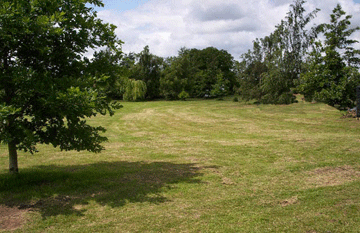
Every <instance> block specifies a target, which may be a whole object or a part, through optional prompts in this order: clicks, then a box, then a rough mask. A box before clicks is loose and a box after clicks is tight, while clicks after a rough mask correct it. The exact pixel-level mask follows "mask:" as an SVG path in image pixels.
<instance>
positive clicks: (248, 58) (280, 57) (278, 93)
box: [238, 0, 319, 104]
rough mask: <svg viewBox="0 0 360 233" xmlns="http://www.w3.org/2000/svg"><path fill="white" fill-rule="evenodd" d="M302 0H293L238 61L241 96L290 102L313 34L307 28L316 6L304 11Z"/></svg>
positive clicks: (248, 98)
mask: <svg viewBox="0 0 360 233" xmlns="http://www.w3.org/2000/svg"><path fill="white" fill-rule="evenodd" d="M304 3H305V1H303V0H295V1H294V3H293V4H291V5H290V11H289V12H288V13H287V16H286V18H285V20H282V21H281V23H280V24H279V25H277V26H276V30H275V31H274V32H273V33H271V34H270V35H269V36H266V37H265V38H263V39H260V40H258V39H257V40H256V41H255V42H254V46H253V51H249V52H248V53H246V54H244V55H243V56H242V58H243V60H242V62H241V63H239V64H238V79H239V83H240V89H239V92H240V94H241V96H242V98H243V99H245V100H251V99H256V100H258V101H260V102H262V103H271V104H289V103H292V102H293V101H294V100H295V98H294V96H293V93H292V90H293V89H294V88H295V86H296V83H297V80H298V79H299V76H300V73H301V72H302V70H303V59H304V56H305V54H306V52H307V50H308V47H309V45H310V41H311V40H312V39H313V37H314V33H313V32H308V31H307V30H306V27H307V24H308V23H309V22H310V21H311V20H312V19H313V18H314V17H315V15H316V13H317V12H318V11H319V10H318V9H316V10H314V11H312V12H310V13H309V14H307V15H305V9H304V7H303V5H304Z"/></svg>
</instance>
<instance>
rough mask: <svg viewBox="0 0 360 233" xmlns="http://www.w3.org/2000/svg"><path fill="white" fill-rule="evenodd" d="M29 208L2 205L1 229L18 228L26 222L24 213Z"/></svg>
mask: <svg viewBox="0 0 360 233" xmlns="http://www.w3.org/2000/svg"><path fill="white" fill-rule="evenodd" d="M27 211H28V210H25V209H19V208H17V207H7V206H4V205H0V231H1V230H16V229H18V228H21V227H22V225H23V224H24V223H25V218H24V216H23V215H24V213H26V212H27Z"/></svg>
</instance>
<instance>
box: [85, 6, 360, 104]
mask: <svg viewBox="0 0 360 233" xmlns="http://www.w3.org/2000/svg"><path fill="white" fill-rule="evenodd" d="M305 3H306V1H304V0H294V2H293V4H291V5H290V9H289V12H288V13H287V14H286V16H285V18H284V19H283V20H281V22H280V23H279V24H278V25H277V26H276V27H275V30H274V31H273V32H272V33H271V34H270V35H268V36H265V37H264V38H260V39H255V40H254V42H253V48H252V49H251V50H248V52H246V53H244V54H243V55H242V56H241V61H240V62H238V61H234V59H233V57H232V56H231V54H229V53H228V52H227V51H225V50H219V49H217V48H214V47H208V48H205V49H195V48H192V49H187V48H181V49H180V50H179V53H178V55H177V56H174V57H169V58H166V59H164V58H161V57H158V56H156V55H153V54H151V53H150V49H149V46H145V47H144V49H143V51H141V52H140V53H139V54H129V55H123V54H114V53H113V52H112V51H110V50H108V51H102V52H100V53H95V58H94V61H93V64H92V66H94V68H95V69H94V75H95V76H96V75H97V74H96V72H97V71H96V70H97V69H96V67H100V66H101V67H103V69H102V72H101V73H102V74H103V75H104V74H105V75H106V77H107V80H108V82H107V83H111V85H108V86H107V93H108V94H109V95H112V96H121V98H124V99H126V100H129V101H137V100H142V99H147V100H151V99H155V98H165V99H167V100H176V99H185V98H189V97H191V98H204V97H205V98H220V99H221V98H223V97H224V96H226V95H231V94H234V93H238V94H240V96H241V97H242V98H243V99H245V100H247V101H249V100H256V101H257V102H259V103H264V104H290V103H293V102H294V101H295V94H296V93H302V94H304V95H305V99H306V100H316V101H323V102H325V103H327V104H329V105H331V106H337V107H339V108H344V107H351V106H353V105H354V101H355V92H354V90H353V89H354V87H355V86H356V85H358V84H359V69H358V68H359V62H360V58H359V55H360V52H359V50H356V49H354V48H353V47H352V45H353V44H354V43H357V41H356V40H351V39H349V38H350V37H351V35H352V34H353V33H354V32H355V31H356V30H359V28H350V18H351V16H345V12H344V11H343V10H342V8H341V6H340V5H338V6H336V8H335V9H334V11H333V14H331V22H330V23H329V24H325V23H324V24H321V25H319V26H317V27H314V26H313V27H311V25H309V24H310V23H311V21H312V20H313V19H314V18H315V17H316V14H317V13H318V12H319V9H315V10H313V11H311V12H310V13H306V11H305V8H304V5H305ZM319 35H323V37H321V38H325V39H324V41H321V40H320V39H319V38H318V37H319ZM111 59H112V60H111ZM105 61H106V62H107V61H110V63H109V62H107V63H106V62H105ZM104 62H105V63H106V64H107V65H102V64H103V63H104ZM116 63H117V65H116ZM116 76H117V77H118V78H115V77H116ZM135 80H141V81H142V82H141V83H140V82H139V83H136V85H140V84H141V88H140V89H141V90H143V92H141V93H142V94H143V93H145V97H143V96H142V95H141V96H137V97H136V98H135V97H134V95H133V94H134V93H132V90H135V89H132V87H133V86H134V85H135ZM140 89H139V90H140ZM116 90H118V91H116ZM136 90H137V89H136ZM145 90H146V91H145ZM130 93H132V94H130ZM136 93H138V92H136Z"/></svg>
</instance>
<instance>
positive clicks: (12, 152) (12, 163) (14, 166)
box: [8, 142, 19, 174]
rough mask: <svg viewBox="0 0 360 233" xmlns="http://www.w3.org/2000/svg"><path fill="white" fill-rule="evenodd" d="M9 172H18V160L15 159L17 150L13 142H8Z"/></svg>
mask: <svg viewBox="0 0 360 233" xmlns="http://www.w3.org/2000/svg"><path fill="white" fill-rule="evenodd" d="M8 147H9V172H10V173H11V174H17V173H19V169H18V161H17V151H16V144H15V143H14V142H9V144H8Z"/></svg>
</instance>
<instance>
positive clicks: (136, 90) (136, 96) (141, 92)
mask: <svg viewBox="0 0 360 233" xmlns="http://www.w3.org/2000/svg"><path fill="white" fill-rule="evenodd" d="M145 96H146V84H145V82H144V81H141V80H134V79H130V80H128V82H127V84H126V91H125V93H124V100H127V101H141V100H144V99H145Z"/></svg>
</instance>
